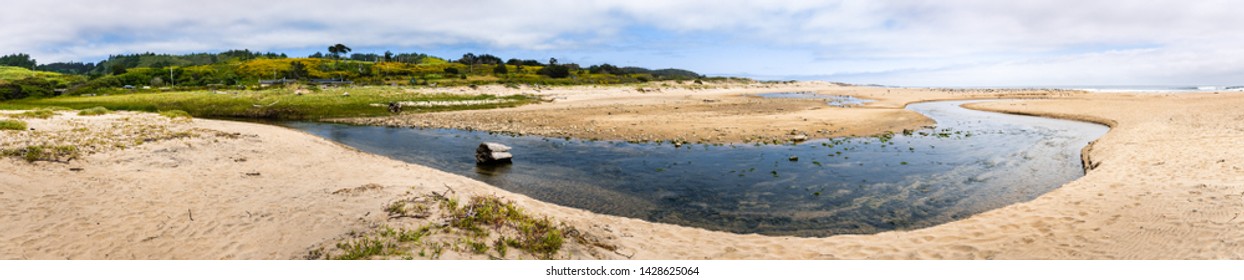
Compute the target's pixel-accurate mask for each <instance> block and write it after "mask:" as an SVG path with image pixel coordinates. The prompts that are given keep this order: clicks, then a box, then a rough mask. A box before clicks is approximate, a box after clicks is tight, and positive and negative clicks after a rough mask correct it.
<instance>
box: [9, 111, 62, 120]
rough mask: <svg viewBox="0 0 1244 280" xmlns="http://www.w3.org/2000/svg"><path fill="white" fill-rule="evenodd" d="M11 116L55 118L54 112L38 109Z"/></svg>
mask: <svg viewBox="0 0 1244 280" xmlns="http://www.w3.org/2000/svg"><path fill="white" fill-rule="evenodd" d="M13 116H16V117H19V118H36V119H50V118H52V117H53V116H56V112H55V111H53V110H52V109H49V108H38V109H33V110H28V111H25V112H22V113H20V114H16V115H13Z"/></svg>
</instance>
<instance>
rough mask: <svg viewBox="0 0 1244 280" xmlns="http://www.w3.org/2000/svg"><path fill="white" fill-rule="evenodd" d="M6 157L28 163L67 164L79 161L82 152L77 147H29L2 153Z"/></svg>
mask: <svg viewBox="0 0 1244 280" xmlns="http://www.w3.org/2000/svg"><path fill="white" fill-rule="evenodd" d="M0 154H2V155H4V156H16V157H20V158H22V159H25V160H26V161H28V162H35V161H57V162H65V161H70V160H73V159H77V158H78V157H79V156H80V155H81V152H79V151H78V147H76V146H47V145H37V146H27V147H25V148H20V149H7V150H2V151H0Z"/></svg>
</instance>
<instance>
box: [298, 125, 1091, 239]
mask: <svg viewBox="0 0 1244 280" xmlns="http://www.w3.org/2000/svg"><path fill="white" fill-rule="evenodd" d="M965 102H970V101H949V102H930V103H917V104H912V105H910V106H908V109H911V110H914V111H917V112H920V113H923V114H925V115H927V116H929V117H931V118H933V119H934V120H936V121H937V123H938V126H937V128H933V129H923V130H918V131H914V132H912V133H911V135H903V134H897V135H894V136H893V137H892V138H889V139H882V138H879V137H870V138H839V139H830V140H815V141H807V142H803V143H799V144H790V145H763V146H755V145H750V144H735V145H724V146H712V145H685V146H682V147H675V146H673V145H671V144H668V143H665V144H656V143H648V144H632V143H625V142H608V141H595V142H592V141H580V140H564V139H550V138H543V137H532V136H521V137H513V136H503V135H491V134H489V133H487V132H479V131H461V130H446V129H411V128H388V127H371V126H350V125H341V124H324V123H307V122H289V123H283V125H285V126H288V127H291V128H295V129H299V130H302V131H306V132H309V133H311V134H314V135H318V136H321V137H325V138H328V139H331V140H333V141H337V142H340V143H343V144H346V145H349V146H352V147H356V148H358V149H360V150H363V151H366V152H370V153H375V154H380V155H385V156H389V157H392V158H395V159H398V160H402V161H406V162H411V163H416V164H421V165H426V166H430V167H433V168H436V169H440V170H444V171H447V172H451V173H456V174H459V175H463V176H467V177H471V178H474V179H477V180H480V181H483V182H486V183H489V184H491V185H494V186H497V187H500V188H503V189H506V190H509V191H513V192H517V193H522V194H525V195H528V196H531V197H533V198H536V199H539V200H543V201H548V202H552V203H556V204H560V205H565V206H570V207H576V208H582V209H587V210H590V211H593V212H597V213H604V214H611V215H618V216H625V217H634V218H640V219H644V220H648V221H655V222H663V223H672V224H680V225H687V226H695V227H701V228H706V229H712V230H724V231H731V232H737V233H761V234H769V235H797V236H828V235H834V234H843V233H874V232H880V231H886V230H893V229H911V228H919V227H926V226H931V225H936V224H940V223H945V222H950V221H953V220H956V219H961V218H964V217H967V216H970V215H972V214H976V213H980V212H983V211H987V210H990V209H995V208H998V207H1002V206H1005V205H1009V204H1013V203H1017V202H1023V201H1028V200H1031V199H1033V198H1036V197H1037V196H1039V195H1041V194H1043V193H1045V192H1048V191H1050V190H1052V189H1054V188H1057V187H1058V186H1060V185H1062V184H1064V183H1066V182H1069V181H1071V180H1074V179H1076V178H1079V177H1080V176H1082V175H1083V171H1082V168H1081V164H1080V156H1079V155H1080V149H1081V148H1083V147H1084V145H1085V144H1087V143H1088V142H1089V141H1091V140H1093V139H1096V138H1098V137H1100V136H1101V135H1102V134H1104V133H1105V132H1106V130H1107V128H1106V127H1105V126H1101V125H1096V124H1089V123H1083V122H1074V121H1065V120H1055V119H1047V118H1037V117H1028V116H1017V115H1006V114H998V113H988V112H981V111H973V110H967V109H963V108H960V107H959V105H960V104H963V103H965ZM883 140H886V141H884V142H883ZM485 141H488V142H500V143H504V144H506V145H509V146H511V147H513V148H514V149H513V150H512V153H513V154H514V162H513V164H511V165H505V166H499V167H477V166H476V165H475V162H474V151H475V148H476V146H477V145H479V143H480V142H485ZM791 156H797V157H798V159H797V160H791Z"/></svg>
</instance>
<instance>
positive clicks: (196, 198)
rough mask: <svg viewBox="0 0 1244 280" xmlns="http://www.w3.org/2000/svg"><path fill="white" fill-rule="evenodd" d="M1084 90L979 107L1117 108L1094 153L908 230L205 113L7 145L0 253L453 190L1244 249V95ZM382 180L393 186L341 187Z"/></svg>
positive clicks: (982, 254) (764, 246) (852, 249)
mask: <svg viewBox="0 0 1244 280" xmlns="http://www.w3.org/2000/svg"><path fill="white" fill-rule="evenodd" d="M860 97H861V98H865V97H868V96H867V95H864V96H860ZM1073 97H1074V98H1066V97H1062V98H1054V99H1041V100H1023V101H1001V102H996V101H994V102H982V103H972V105H971V106H972V107H974V108H973V109H976V108H981V109H985V110H991V111H1000V112H1014V113H1022V114H1033V115H1038V116H1044V117H1057V116H1060V115H1074V114H1080V115H1083V118H1100V119H1101V120H1107V121H1110V122H1111V123H1113V125H1110V124H1108V125H1109V126H1111V128H1112V129H1111V130H1110V132H1109V133H1107V134H1106V135H1105V136H1103V137H1102V138H1100V139H1099V140H1098V141H1096V143H1095V144H1093V145H1091V146H1089V147H1092V149H1090V151H1089V152H1088V153H1086V154H1091V155H1092V158H1094V159H1096V160H1097V161H1096V162H1098V163H1097V164H1098V166H1097V168H1096V169H1093V170H1092V171H1091V172H1088V174H1086V175H1085V176H1084V177H1081V178H1080V179H1077V180H1075V181H1072V182H1070V183H1068V184H1065V185H1063V186H1061V187H1059V188H1057V189H1055V190H1053V191H1051V192H1049V193H1046V194H1044V195H1041V196H1040V197H1038V198H1037V199H1035V200H1032V201H1028V202H1023V203H1017V204H1012V205H1009V206H1005V207H1002V208H998V209H994V210H991V211H987V212H985V213H981V214H977V215H973V216H971V217H968V218H965V219H962V220H958V221H954V222H950V223H945V224H941V225H937V226H933V227H928V228H922V229H917V230H911V231H890V232H883V233H878V234H871V235H837V236H831V237H825V238H798V237H774V236H761V235H756V234H749V235H740V234H732V233H725V232H713V231H708V230H703V229H698V228H687V227H681V226H675V225H668V224H658V223H651V222H646V221H642V220H638V219H631V218H621V217H615V216H606V215H600V214H594V213H591V212H588V211H585V210H580V209H572V208H566V207H562V206H557V205H552V204H550V203H545V202H541V201H536V200H534V199H531V198H529V197H526V196H523V195H519V194H514V193H509V192H507V191H504V190H500V189H497V188H495V187H492V186H489V185H487V184H484V183H481V182H478V181H474V180H470V179H467V178H465V177H461V176H457V175H453V174H448V173H445V172H441V171H437V170H432V169H430V168H426V167H422V166H418V165H413V164H406V163H402V162H398V161H395V160H391V159H388V158H384V157H380V156H376V155H371V154H365V153H361V152H358V151H356V150H352V149H342V147H341V145H340V144H336V143H334V142H331V141H327V140H324V139H319V138H318V137H314V136H311V135H308V134H305V133H301V132H296V131H292V130H289V129H285V128H279V127H275V126H270V125H260V124H250V123H238V122H229V121H214V120H194V121H193V122H192V123H191V124H190V126H192V127H195V128H203V129H211V130H218V131H222V132H226V134H227V135H233V134H232V133H237V135H239V136H240V137H237V138H229V137H223V136H215V137H206V138H190V139H173V140H165V141H157V142H154V143H147V144H143V145H140V146H136V147H133V148H130V149H128V150H125V151H123V152H121V151H111V152H101V153H97V154H94V155H88V156H85V157H83V158H82V159H80V160H75V161H72V162H70V163H69V164H66V165H62V164H61V163H47V162H36V163H34V164H29V163H25V162H24V161H19V160H16V159H12V158H6V159H0V166H3V167H4V168H5V169H7V170H13V171H14V172H11V173H6V174H2V175H0V187H2V189H3V190H4V191H3V192H0V201H3V202H4V206H0V207H5V211H4V212H5V213H8V214H6V216H5V217H4V218H3V219H0V223H3V226H2V227H0V228H3V229H0V239H5V240H14V241H13V244H14V245H13V246H4V248H0V258H3V259H63V258H72V259H218V258H223V259H284V258H299V257H301V256H302V255H304V254H305V253H306V252H307V251H308V250H311V249H313V247H314V246H315V244H331V243H332V242H333V241H334V240H340V239H341V238H343V237H346V236H350V232H352V231H365V230H369V229H375V228H376V227H377V226H378V225H384V224H391V223H392V221H390V220H388V219H387V218H386V217H383V216H384V215H379V214H378V213H382V212H381V211H382V208H383V207H384V205H385V204H386V203H388V202H391V201H393V200H394V199H396V198H400V197H403V196H405V195H412V194H430V193H432V192H438V193H445V192H447V191H446V190H448V189H452V190H454V191H453V193H454V194H455V195H456V196H458V197H459V198H466V197H469V196H470V195H496V196H499V197H502V198H504V199H509V200H513V201H514V202H515V204H516V205H519V206H522V207H524V208H525V209H528V210H529V211H530V213H534V214H538V215H542V216H548V217H552V218H554V219H557V220H559V221H561V222H564V223H566V224H568V225H573V226H574V227H575V228H577V229H578V230H579V231H582V232H584V233H587V234H590V235H591V236H593V237H594V238H596V239H597V240H599V241H601V242H603V243H607V244H608V245H610V246H611V247H612V248H613V250H607V249H605V248H601V247H593V246H579V245H574V244H571V245H572V246H571V248H569V249H568V251H567V253H566V254H567V255H559V256H557V257H558V258H571V259H574V258H593V259H597V258H599V259H1213V258H1233V259H1238V258H1244V254H1241V253H1238V252H1244V238H1241V237H1238V236H1236V235H1233V234H1231V232H1233V231H1237V230H1242V229H1244V219H1236V218H1233V217H1232V215H1236V216H1238V213H1239V212H1241V211H1244V201H1241V200H1240V199H1239V198H1240V197H1244V195H1241V194H1244V185H1239V183H1238V182H1239V181H1240V180H1239V179H1240V178H1244V167H1242V166H1241V164H1242V163H1244V149H1240V148H1241V147H1240V145H1241V144H1236V143H1234V142H1236V141H1232V140H1231V139H1240V137H1244V123H1240V121H1244V114H1242V113H1238V112H1237V111H1238V110H1236V109H1235V108H1239V106H1244V95H1242V94H1223V95H1211V94H1192V95H1178V96H1133V95H1097V94H1095V95H1076V96H1073ZM895 100H899V98H892V99H890V101H889V102H897V101H895ZM1175 101H1178V102H1175ZM1189 108H1197V111H1190V110H1189ZM124 114H132V113H124ZM1224 120H1233V121H1234V122H1230V121H1227V122H1224ZM32 127H33V126H32ZM292 155H305V156H292ZM239 158H245V159H247V160H244V161H241V162H239V161H237V159H239ZM70 165H73V166H81V167H82V168H84V169H85V171H70V170H67V169H68V168H69V167H70ZM250 172H254V173H258V174H260V175H255V176H252V175H248V173H250ZM164 177H167V178H169V179H159V178H164ZM368 184H376V185H380V186H381V187H380V188H378V189H376V190H369V191H366V192H362V193H358V194H351V195H347V196H343V195H340V194H333V192H335V191H339V190H342V189H353V188H357V187H359V186H365V185H368ZM108 201H112V202H108ZM105 202H107V203H105ZM136 209H141V210H136ZM187 209H189V210H190V211H187ZM188 212H189V213H188ZM143 213H150V214H146V215H144V214H143ZM191 213H192V216H193V218H194V219H195V220H194V221H190V220H189V219H188V218H189V216H191V215H187V214H191ZM264 214H267V216H264ZM257 215H258V216H263V217H261V218H255V217H256V216H257ZM91 221H96V223H97V224H96V225H91V224H90V222H91ZM152 237H154V238H152ZM575 246H578V247H575ZM450 257H455V258H456V257H462V258H471V256H469V255H462V256H447V258H450Z"/></svg>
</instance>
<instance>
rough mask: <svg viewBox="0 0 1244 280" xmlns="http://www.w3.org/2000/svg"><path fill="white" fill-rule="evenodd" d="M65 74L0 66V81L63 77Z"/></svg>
mask: <svg viewBox="0 0 1244 280" xmlns="http://www.w3.org/2000/svg"><path fill="white" fill-rule="evenodd" d="M63 76H64V75H62V74H60V73H56V72H46V71H34V70H30V69H26V68H21V67H13V66H0V81H12V80H21V79H25V78H30V77H36V78H43V79H48V80H57V79H62V78H64V77H63Z"/></svg>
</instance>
